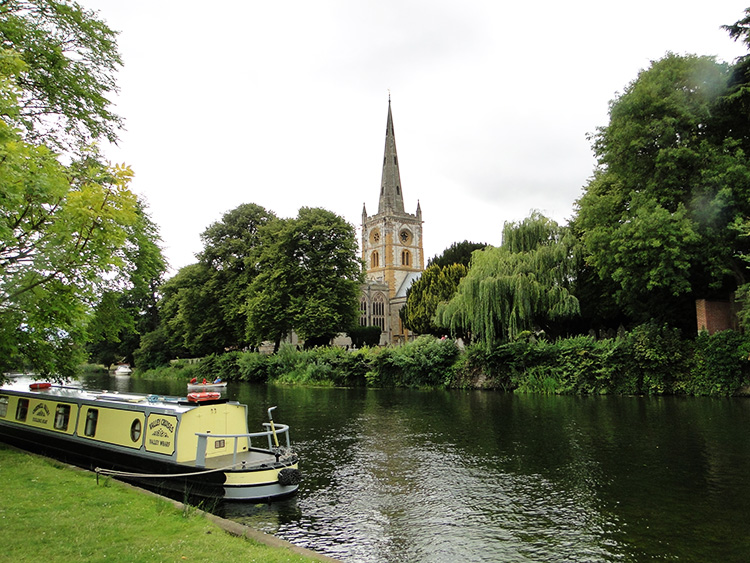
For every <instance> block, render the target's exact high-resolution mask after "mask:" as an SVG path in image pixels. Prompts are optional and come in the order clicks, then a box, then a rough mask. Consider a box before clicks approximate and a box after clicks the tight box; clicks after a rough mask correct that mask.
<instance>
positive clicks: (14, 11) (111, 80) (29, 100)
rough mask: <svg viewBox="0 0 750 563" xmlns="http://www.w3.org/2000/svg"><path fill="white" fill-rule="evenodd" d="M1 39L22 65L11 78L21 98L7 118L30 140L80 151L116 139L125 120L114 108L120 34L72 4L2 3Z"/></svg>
mask: <svg viewBox="0 0 750 563" xmlns="http://www.w3.org/2000/svg"><path fill="white" fill-rule="evenodd" d="M0 44H2V47H3V50H4V55H3V56H8V53H9V52H12V53H15V54H16V55H17V56H18V58H19V61H20V62H21V63H22V64H21V67H20V68H19V69H18V70H19V71H18V72H16V73H14V74H13V76H12V82H13V84H14V86H15V88H16V91H17V92H18V94H19V95H18V103H17V107H16V109H15V111H14V112H13V113H12V114H7V113H6V114H4V115H3V117H4V119H5V121H6V123H8V124H9V125H11V126H13V127H14V128H17V129H18V130H19V131H21V132H22V133H21V135H22V138H23V139H24V140H26V141H27V142H30V143H33V144H45V145H47V146H48V147H50V148H52V149H53V150H67V149H76V150H78V149H80V148H82V147H87V146H89V145H90V144H91V143H92V141H96V140H98V139H102V138H104V139H107V140H108V141H110V142H114V141H116V140H117V131H118V130H119V128H120V127H121V125H122V120H121V118H120V117H119V116H117V115H116V114H115V113H114V112H112V111H111V109H110V101H109V99H108V98H107V96H108V95H110V94H113V93H115V92H116V91H117V86H116V82H115V72H116V71H117V69H118V68H119V67H120V66H121V64H122V61H121V58H120V54H119V53H118V51H117V44H116V33H115V32H114V31H112V30H111V29H110V28H109V27H107V25H106V24H105V23H104V22H103V21H101V20H99V19H98V18H97V17H96V13H95V12H93V11H89V10H86V9H84V8H82V7H81V6H80V5H78V4H76V3H75V2H68V1H65V0H61V1H58V0H4V1H3V2H0Z"/></svg>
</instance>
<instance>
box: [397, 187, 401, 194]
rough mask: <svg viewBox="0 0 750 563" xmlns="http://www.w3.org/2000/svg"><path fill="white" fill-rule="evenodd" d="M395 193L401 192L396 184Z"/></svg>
mask: <svg viewBox="0 0 750 563" xmlns="http://www.w3.org/2000/svg"><path fill="white" fill-rule="evenodd" d="M396 193H397V194H400V193H401V188H400V187H398V186H396Z"/></svg>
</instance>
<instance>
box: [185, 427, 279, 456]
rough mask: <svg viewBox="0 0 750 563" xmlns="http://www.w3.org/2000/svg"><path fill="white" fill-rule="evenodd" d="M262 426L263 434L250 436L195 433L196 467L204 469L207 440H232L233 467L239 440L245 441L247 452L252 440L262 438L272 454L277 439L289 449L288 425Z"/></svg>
mask: <svg viewBox="0 0 750 563" xmlns="http://www.w3.org/2000/svg"><path fill="white" fill-rule="evenodd" d="M263 426H264V428H266V429H267V430H266V431H265V432H253V433H250V434H214V433H212V432H196V433H195V435H196V436H197V437H198V447H197V451H196V454H195V465H196V467H206V452H207V451H208V439H209V438H212V439H214V440H220V439H225V440H226V439H229V440H234V448H233V452H232V464H233V465H234V464H236V463H237V453H238V448H239V443H240V440H241V439H244V438H246V439H247V447H248V450H249V449H250V448H252V446H253V438H263V437H264V436H265V437H266V438H267V439H268V449H269V450H270V451H272V452H273V451H275V450H278V449H279V439H280V438H282V437H283V438H284V440H285V441H286V447H287V448H291V443H290V441H289V426H288V425H286V424H271V423H269V422H264V423H263Z"/></svg>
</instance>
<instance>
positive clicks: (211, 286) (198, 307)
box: [142, 263, 233, 358]
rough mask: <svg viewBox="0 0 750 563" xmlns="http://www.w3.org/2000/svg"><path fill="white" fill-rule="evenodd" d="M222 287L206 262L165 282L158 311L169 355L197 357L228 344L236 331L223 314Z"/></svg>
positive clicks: (185, 268)
mask: <svg viewBox="0 0 750 563" xmlns="http://www.w3.org/2000/svg"><path fill="white" fill-rule="evenodd" d="M222 289H223V288H222V286H221V285H220V284H217V277H216V276H215V275H214V272H213V271H212V270H211V268H209V267H208V266H206V265H205V264H203V263H197V264H190V265H189V266H185V267H183V268H180V270H179V271H178V272H177V274H175V275H174V276H173V277H172V278H170V279H168V280H167V281H166V282H165V283H164V285H163V286H162V288H161V293H162V299H161V301H160V302H159V313H160V317H161V324H162V326H163V327H164V328H165V329H166V343H167V347H168V349H169V357H171V358H176V357H192V358H196V357H202V356H206V355H208V354H212V353H217V352H219V353H220V352H224V351H225V349H226V348H227V347H229V343H231V342H232V337H233V332H232V330H231V328H230V327H228V326H227V324H226V323H225V322H224V317H223V315H222V308H221V304H220V300H219V296H220V295H221V292H222ZM160 338H161V337H160ZM152 340H153V338H152ZM142 352H143V351H142Z"/></svg>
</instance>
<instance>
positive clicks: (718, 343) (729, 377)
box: [680, 330, 750, 396]
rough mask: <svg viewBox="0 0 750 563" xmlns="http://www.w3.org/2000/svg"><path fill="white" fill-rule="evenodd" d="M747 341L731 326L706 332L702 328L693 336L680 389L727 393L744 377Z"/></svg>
mask: <svg viewBox="0 0 750 563" xmlns="http://www.w3.org/2000/svg"><path fill="white" fill-rule="evenodd" d="M748 352H750V341H748V338H747V337H746V336H743V335H742V334H740V333H738V332H735V331H733V330H725V331H723V332H717V333H716V334H713V335H710V336H709V334H708V333H707V332H705V331H702V332H701V333H700V334H699V335H698V338H696V340H695V346H694V352H693V358H692V362H691V369H690V378H689V380H688V382H683V385H684V386H685V387H684V388H683V389H680V390H681V391H683V392H687V393H690V394H693V395H719V396H729V395H733V394H735V393H737V391H738V390H739V389H740V387H742V385H743V384H745V383H746V382H747V381H748V375H749V373H748V372H749V371H750V361H748Z"/></svg>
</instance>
